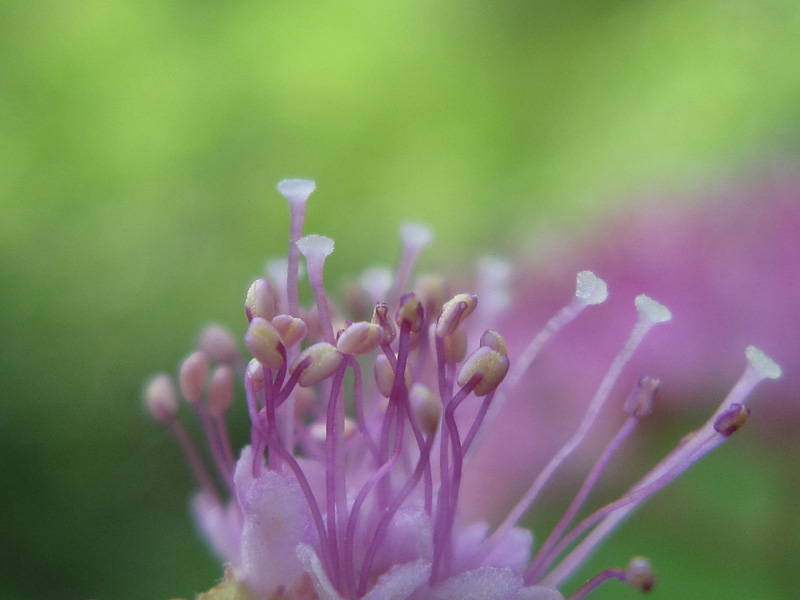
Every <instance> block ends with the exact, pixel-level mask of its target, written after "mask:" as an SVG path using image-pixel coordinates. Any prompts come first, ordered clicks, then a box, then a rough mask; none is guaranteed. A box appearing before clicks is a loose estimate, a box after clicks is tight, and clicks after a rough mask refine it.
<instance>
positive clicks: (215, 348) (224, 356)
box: [197, 324, 239, 365]
mask: <svg viewBox="0 0 800 600" xmlns="http://www.w3.org/2000/svg"><path fill="white" fill-rule="evenodd" d="M197 347H198V348H199V349H200V350H202V351H203V352H205V353H206V354H207V355H208V356H209V357H210V358H211V360H213V361H214V362H215V363H218V364H227V365H232V364H236V363H238V362H239V348H238V347H237V346H236V340H235V339H234V337H233V335H232V334H231V332H230V331H228V330H227V329H226V328H225V327H223V326H222V325H215V324H212V325H207V326H206V327H205V328H204V329H203V331H202V332H201V333H200V336H199V338H198V340H197Z"/></svg>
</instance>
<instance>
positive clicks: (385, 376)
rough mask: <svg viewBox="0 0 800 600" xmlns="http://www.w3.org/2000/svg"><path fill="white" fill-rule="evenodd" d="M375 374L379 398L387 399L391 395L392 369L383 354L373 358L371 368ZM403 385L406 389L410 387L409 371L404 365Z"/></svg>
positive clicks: (392, 383)
mask: <svg viewBox="0 0 800 600" xmlns="http://www.w3.org/2000/svg"><path fill="white" fill-rule="evenodd" d="M372 369H373V372H374V374H375V383H376V384H377V385H378V391H379V392H380V393H381V396H383V397H384V398H388V397H389V396H391V395H392V388H393V387H394V368H393V367H392V364H391V363H390V362H389V359H388V358H386V355H384V354H378V355H377V356H376V357H375V364H374V365H373V367H372ZM404 375H405V384H406V389H408V388H410V387H411V382H412V378H411V369H409V368H408V365H406V370H405V374H404Z"/></svg>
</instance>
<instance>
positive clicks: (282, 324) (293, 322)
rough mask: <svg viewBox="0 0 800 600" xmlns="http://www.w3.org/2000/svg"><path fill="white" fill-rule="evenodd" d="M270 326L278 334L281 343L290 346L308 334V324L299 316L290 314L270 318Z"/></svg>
mask: <svg viewBox="0 0 800 600" xmlns="http://www.w3.org/2000/svg"><path fill="white" fill-rule="evenodd" d="M272 326H273V327H274V328H275V329H276V330H277V332H278V333H279V334H280V336H281V339H282V340H283V345H284V346H286V347H287V348H291V347H293V346H294V345H296V344H298V343H300V341H301V340H302V339H303V338H305V337H306V335H307V334H308V325H306V322H305V321H303V319H301V318H300V317H293V316H292V315H276V316H275V318H273V319H272Z"/></svg>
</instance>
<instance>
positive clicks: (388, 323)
mask: <svg viewBox="0 0 800 600" xmlns="http://www.w3.org/2000/svg"><path fill="white" fill-rule="evenodd" d="M372 322H373V323H374V324H375V325H380V327H381V329H383V337H384V340H385V342H386V343H387V344H391V343H392V340H394V338H395V336H396V335H397V330H396V329H395V327H394V323H393V322H392V320H391V319H390V318H389V307H388V306H386V304H384V303H383V302H380V303H378V304H376V305H375V310H374V311H373V313H372Z"/></svg>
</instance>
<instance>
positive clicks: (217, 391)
mask: <svg viewBox="0 0 800 600" xmlns="http://www.w3.org/2000/svg"><path fill="white" fill-rule="evenodd" d="M232 402H233V371H231V368H230V367H228V366H227V365H223V366H221V367H217V369H216V370H215V371H214V374H213V375H211V380H210V381H209V383H208V412H209V413H211V416H212V417H215V418H219V417H221V416H222V415H223V414H225V411H226V410H228V408H229V407H230V405H231V403H232Z"/></svg>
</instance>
